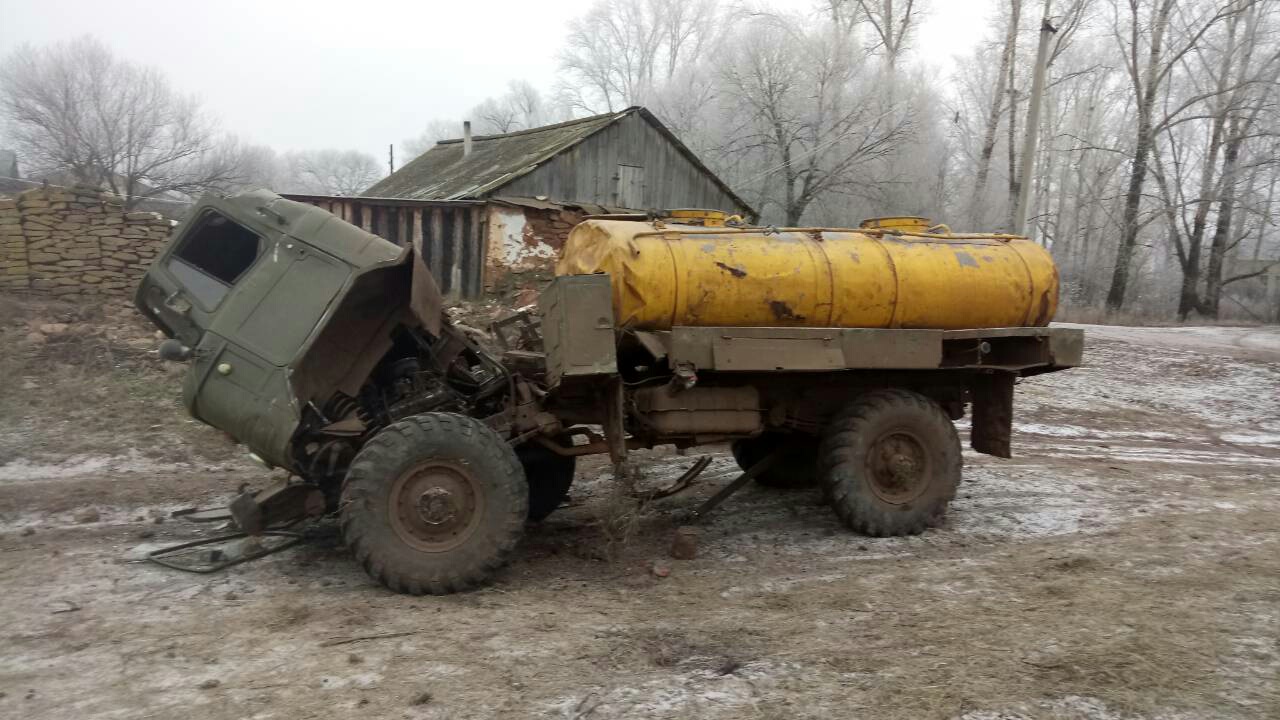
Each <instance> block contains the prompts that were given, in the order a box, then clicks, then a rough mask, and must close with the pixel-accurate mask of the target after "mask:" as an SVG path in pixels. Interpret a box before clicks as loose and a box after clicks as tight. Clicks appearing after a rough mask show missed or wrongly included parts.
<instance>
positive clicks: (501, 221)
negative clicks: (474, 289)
mask: <svg viewBox="0 0 1280 720" xmlns="http://www.w3.org/2000/svg"><path fill="white" fill-rule="evenodd" d="M583 215H584V213H583V212H582V211H581V210H577V209H574V208H568V207H551V208H534V207H521V206H517V205H506V204H501V203H493V204H490V205H489V207H488V214H487V218H488V226H489V227H488V230H489V237H488V243H487V244H488V257H487V258H486V259H485V279H486V285H487V286H489V287H491V288H492V287H496V286H501V285H503V284H504V283H505V281H506V280H508V278H507V277H506V276H507V275H509V274H511V273H522V274H523V273H534V274H550V273H551V272H552V270H553V269H554V267H555V263H556V256H557V255H559V253H560V248H562V247H564V243H565V240H566V239H568V237H569V231H570V230H572V229H573V226H574V225H577V224H578V223H579V222H581V221H582V218H583Z"/></svg>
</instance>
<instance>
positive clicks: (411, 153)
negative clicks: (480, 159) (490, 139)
mask: <svg viewBox="0 0 1280 720" xmlns="http://www.w3.org/2000/svg"><path fill="white" fill-rule="evenodd" d="M456 137H462V121H461V120H442V119H440V118H436V119H434V120H431V121H429V122H428V123H427V125H426V127H424V128H423V129H422V132H420V133H418V134H417V135H416V136H415V137H411V138H409V139H407V140H405V141H404V142H402V143H401V144H400V146H401V147H402V148H403V149H404V152H405V155H406V156H408V157H417V156H419V155H421V154H422V153H424V152H426V151H428V150H430V149H431V148H432V147H435V144H436V143H438V142H440V141H441V140H448V139H450V138H456Z"/></svg>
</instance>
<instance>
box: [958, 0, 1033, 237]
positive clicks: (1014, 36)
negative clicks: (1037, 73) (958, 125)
mask: <svg viewBox="0 0 1280 720" xmlns="http://www.w3.org/2000/svg"><path fill="white" fill-rule="evenodd" d="M1021 17H1022V0H1009V13H1008V15H1006V16H1005V31H1004V43H1003V45H1002V46H1001V50H1000V65H999V69H998V70H997V71H996V75H995V79H994V82H995V89H994V90H993V91H992V93H991V96H990V104H989V106H988V108H987V111H986V122H985V124H984V125H983V133H982V149H981V151H980V152H979V154H978V168H977V176H976V179H975V181H974V184H973V192H972V194H971V195H970V199H969V213H968V215H969V222H970V224H972V225H974V226H975V227H976V226H980V225H983V224H985V223H984V222H983V218H984V213H983V212H982V211H983V208H982V205H983V203H984V202H985V200H986V197H985V194H986V189H987V179H988V177H989V176H990V172H991V157H992V155H994V154H995V149H996V131H997V130H999V128H1000V116H1001V115H1002V114H1003V112H1004V108H1005V95H1006V94H1008V90H1009V78H1010V77H1011V74H1012V71H1013V58H1014V55H1015V54H1016V52H1017V46H1018V23H1019V21H1020V19H1021ZM1012 125H1013V123H1012V122H1011V123H1010V126H1011V130H1010V133H1012V132H1013V130H1012ZM1011 162H1012V161H1011Z"/></svg>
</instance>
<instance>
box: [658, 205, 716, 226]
mask: <svg viewBox="0 0 1280 720" xmlns="http://www.w3.org/2000/svg"><path fill="white" fill-rule="evenodd" d="M665 218H666V219H668V220H670V221H671V222H676V223H680V224H682V225H701V226H703V227H724V223H725V220H726V219H727V218H728V214H727V213H725V212H724V211H722V210H704V209H701V208H677V209H675V210H668V211H667V212H666V213H665Z"/></svg>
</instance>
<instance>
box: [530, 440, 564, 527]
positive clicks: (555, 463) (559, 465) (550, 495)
mask: <svg viewBox="0 0 1280 720" xmlns="http://www.w3.org/2000/svg"><path fill="white" fill-rule="evenodd" d="M516 457H518V458H520V465H521V466H522V467H523V468H524V476H525V479H526V480H528V481H529V519H530V520H532V521H534V522H540V521H542V520H544V519H546V517H547V516H548V515H550V514H551V513H552V512H554V511H555V509H556V508H558V507H560V503H562V502H564V499H565V498H566V497H568V495H569V486H570V485H572V484H573V471H574V468H575V466H576V465H577V458H575V457H573V456H572V455H557V454H555V453H554V452H552V451H551V450H548V449H547V448H545V447H543V446H541V445H537V444H533V443H530V444H528V445H523V446H521V447H519V448H517V449H516Z"/></svg>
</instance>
